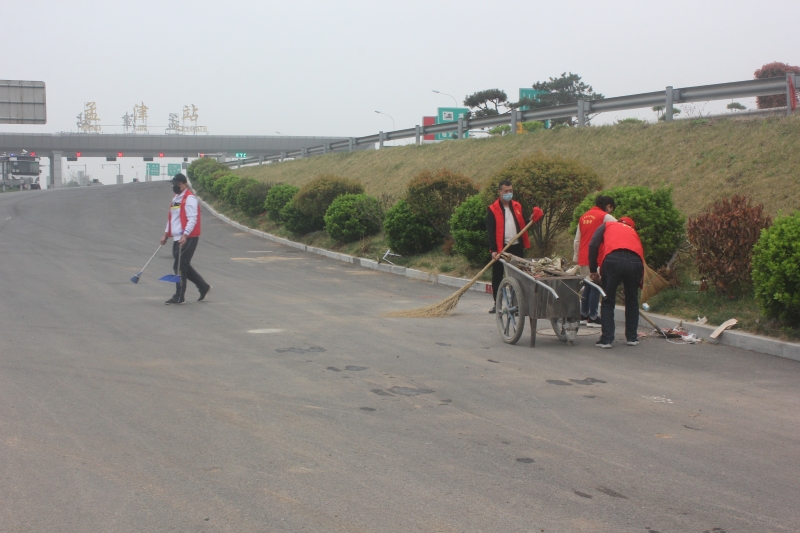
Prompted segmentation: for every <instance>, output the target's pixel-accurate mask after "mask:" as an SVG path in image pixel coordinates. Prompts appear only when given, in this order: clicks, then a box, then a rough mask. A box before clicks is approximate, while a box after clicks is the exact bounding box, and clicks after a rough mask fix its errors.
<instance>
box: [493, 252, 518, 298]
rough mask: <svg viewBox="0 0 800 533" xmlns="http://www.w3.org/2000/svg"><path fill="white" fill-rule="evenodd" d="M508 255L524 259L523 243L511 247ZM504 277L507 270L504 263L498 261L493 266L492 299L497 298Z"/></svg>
mask: <svg viewBox="0 0 800 533" xmlns="http://www.w3.org/2000/svg"><path fill="white" fill-rule="evenodd" d="M508 253H510V254H511V255H516V256H517V257H522V256H524V255H525V248H523V247H522V243H521V242H518V243H517V244H512V245H511V248H509V249H508ZM504 276H505V269H504V268H503V263H501V262H500V260H499V259H498V260H497V262H496V263H495V264H493V265H492V298H497V291H498V290H499V288H500V282H501V281H503V277H504Z"/></svg>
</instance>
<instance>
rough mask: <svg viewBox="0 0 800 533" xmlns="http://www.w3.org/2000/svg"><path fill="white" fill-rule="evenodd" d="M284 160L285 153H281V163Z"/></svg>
mask: <svg viewBox="0 0 800 533" xmlns="http://www.w3.org/2000/svg"><path fill="white" fill-rule="evenodd" d="M285 160H286V152H281V163H283V162H284V161H285Z"/></svg>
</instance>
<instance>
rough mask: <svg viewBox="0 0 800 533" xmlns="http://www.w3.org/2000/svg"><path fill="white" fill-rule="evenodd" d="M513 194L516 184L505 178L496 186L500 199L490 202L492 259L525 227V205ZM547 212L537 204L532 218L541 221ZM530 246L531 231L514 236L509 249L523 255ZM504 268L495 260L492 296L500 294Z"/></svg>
mask: <svg viewBox="0 0 800 533" xmlns="http://www.w3.org/2000/svg"><path fill="white" fill-rule="evenodd" d="M513 197H514V187H513V186H512V185H511V182H510V181H508V180H502V181H501V182H500V184H499V186H498V190H497V201H495V202H494V203H493V204H492V205H490V206H489V210H488V212H487V213H486V234H487V236H488V238H489V251H490V252H492V259H495V258H496V257H497V254H498V253H500V252H501V251H502V250H503V248H505V246H506V245H507V244H508V243H509V242H511V241H512V240H513V239H514V238H515V237H516V236H517V234H519V232H520V231H522V228H524V227H525V219H524V217H523V216H522V205H521V204H520V203H519V202H515V201H514V200H512V198H513ZM543 216H544V212H542V210H541V209H539V208H538V207H534V208H533V213H532V214H531V220H533V221H534V222H538V221H539V220H541V218H542V217H543ZM530 247H531V240H530V238H529V237H528V232H525V233H524V234H523V235H522V242H520V241H519V240H515V241H514V242H513V244H512V245H511V247H510V248H509V249H508V250H507V251H508V253H510V254H511V255H516V256H517V257H523V256H524V255H525V249H526V248H530ZM504 275H505V269H504V268H503V263H501V262H500V261H497V262H495V264H494V265H493V266H492V296H493V297H494V298H496V297H497V290H498V288H499V287H500V282H501V281H503V276H504ZM489 312H490V313H494V312H495V306H494V305H493V306H492V307H491V309H489Z"/></svg>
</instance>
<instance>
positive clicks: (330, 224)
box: [325, 194, 381, 242]
mask: <svg viewBox="0 0 800 533" xmlns="http://www.w3.org/2000/svg"><path fill="white" fill-rule="evenodd" d="M378 210H380V203H379V202H378V200H377V198H373V197H372V196H367V195H366V194H343V195H341V196H339V197H337V198H336V199H335V200H334V201H333V202H331V205H330V207H329V208H328V211H327V212H326V213H325V231H327V232H328V235H330V237H331V238H332V239H334V240H336V241H338V242H353V241H357V240H359V239H362V238H364V236H366V235H374V234H375V233H378V231H380V229H381V228H380V225H378V224H376V223H375V222H374V221H373V220H370V219H369V218H367V217H366V216H365V214H366V213H367V212H370V211H378Z"/></svg>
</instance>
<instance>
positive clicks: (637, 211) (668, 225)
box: [570, 187, 686, 269]
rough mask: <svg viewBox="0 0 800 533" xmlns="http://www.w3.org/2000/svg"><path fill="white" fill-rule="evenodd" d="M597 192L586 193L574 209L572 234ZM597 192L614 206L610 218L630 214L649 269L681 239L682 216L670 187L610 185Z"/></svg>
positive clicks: (657, 265) (664, 260)
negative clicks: (609, 198) (612, 202)
mask: <svg viewBox="0 0 800 533" xmlns="http://www.w3.org/2000/svg"><path fill="white" fill-rule="evenodd" d="M597 194H598V193H595V192H593V193H591V194H589V195H588V196H587V197H586V198H584V200H583V201H582V202H581V203H580V205H578V207H576V208H575V210H574V212H573V215H572V225H571V226H570V231H571V232H572V233H575V230H576V229H577V228H578V219H579V218H580V217H581V216H582V215H583V214H584V213H585V212H586V211H588V210H589V209H591V208H592V206H593V205H594V200H595V197H596V196H597ZM599 194H603V195H607V196H610V197H612V198H613V199H614V202H615V203H616V204H617V207H616V208H615V209H614V213H613V215H614V217H615V218H617V219H619V218H620V217H631V218H632V219H633V221H634V222H635V223H636V232H637V233H638V234H639V238H640V239H641V240H642V246H643V247H644V258H645V260H646V261H647V264H648V265H649V266H650V267H652V268H653V269H658V268H660V267H662V266H664V265H666V264H667V262H668V261H669V260H670V258H671V257H672V254H673V253H674V252H675V250H676V249H677V248H678V245H679V244H680V243H681V242H682V241H683V239H684V235H685V233H686V231H685V229H684V222H685V217H684V216H683V215H682V214H681V212H680V211H678V210H677V209H676V208H675V204H674V203H673V202H672V189H671V188H669V187H664V188H661V189H656V190H655V191H651V190H650V189H648V188H647V187H612V188H611V189H606V190H604V191H601V192H600V193H599Z"/></svg>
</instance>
